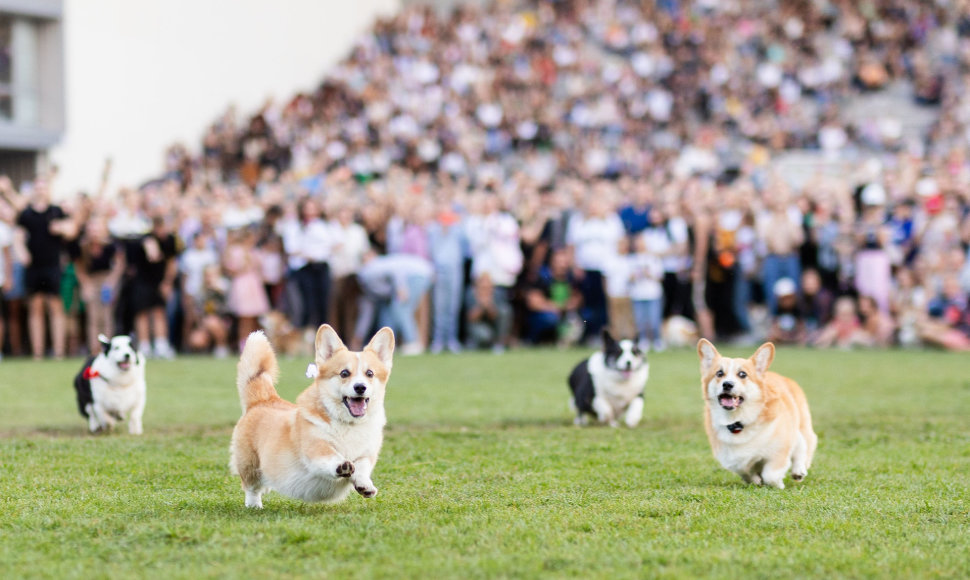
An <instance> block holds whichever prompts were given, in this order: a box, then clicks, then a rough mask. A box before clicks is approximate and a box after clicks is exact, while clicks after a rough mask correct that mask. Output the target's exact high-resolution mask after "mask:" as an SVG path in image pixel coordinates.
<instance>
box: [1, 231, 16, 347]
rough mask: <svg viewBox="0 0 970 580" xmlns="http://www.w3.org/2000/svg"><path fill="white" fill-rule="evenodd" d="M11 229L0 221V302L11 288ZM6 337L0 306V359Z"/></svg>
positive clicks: (12, 261)
mask: <svg viewBox="0 0 970 580" xmlns="http://www.w3.org/2000/svg"><path fill="white" fill-rule="evenodd" d="M12 247H13V230H12V228H11V227H10V226H9V225H8V224H7V223H6V222H3V221H0V304H2V301H3V300H4V298H5V296H7V295H9V294H10V290H12V289H13V263H14V260H13V252H12V250H11V248H12ZM5 337H6V333H5V332H4V313H3V309H2V308H0V360H2V359H3V340H4V338H5Z"/></svg>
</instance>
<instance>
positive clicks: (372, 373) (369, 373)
mask: <svg viewBox="0 0 970 580" xmlns="http://www.w3.org/2000/svg"><path fill="white" fill-rule="evenodd" d="M364 374H365V375H367V378H368V379H372V378H374V371H372V370H370V369H367V372H366V373H364Z"/></svg>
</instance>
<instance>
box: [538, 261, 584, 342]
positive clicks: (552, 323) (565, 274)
mask: <svg viewBox="0 0 970 580" xmlns="http://www.w3.org/2000/svg"><path fill="white" fill-rule="evenodd" d="M582 303H583V295H582V290H581V287H580V284H579V282H578V281H577V280H576V279H575V278H574V276H573V272H572V269H571V268H570V266H569V251H568V250H566V249H560V250H555V251H553V253H552V255H551V256H550V258H549V266H548V267H546V268H544V269H543V272H542V273H541V274H540V276H539V280H538V281H537V282H536V283H535V285H533V286H532V287H531V288H529V290H528V291H527V293H526V305H527V307H528V309H529V317H528V319H529V326H528V329H529V330H528V338H529V342H531V343H532V344H539V343H540V342H542V341H544V340H548V339H550V338H552V339H554V340H556V341H557V343H559V344H560V345H563V346H568V345H570V344H572V343H573V342H575V341H576V340H579V339H580V338H581V336H582V335H583V331H584V329H583V327H582V318H581V317H580V315H579V312H580V308H581V307H582Z"/></svg>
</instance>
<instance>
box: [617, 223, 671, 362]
mask: <svg viewBox="0 0 970 580" xmlns="http://www.w3.org/2000/svg"><path fill="white" fill-rule="evenodd" d="M633 244H634V245H633V253H632V254H630V255H628V256H625V257H623V259H626V260H628V263H629V272H630V300H631V301H632V302H633V319H634V321H635V322H636V327H637V336H638V337H639V338H640V345H639V346H640V348H641V349H642V350H644V351H648V350H650V347H651V345H652V346H653V349H654V350H656V351H658V352H660V351H663V350H665V349H666V345H665V344H664V341H663V337H662V335H661V326H662V324H663V312H664V290H663V276H664V267H663V261H662V260H661V258H660V256H659V255H658V254H656V253H654V252H652V251H650V249H648V247H647V239H646V237H645V236H643V235H640V236H637V237H636V238H635V239H634V242H633Z"/></svg>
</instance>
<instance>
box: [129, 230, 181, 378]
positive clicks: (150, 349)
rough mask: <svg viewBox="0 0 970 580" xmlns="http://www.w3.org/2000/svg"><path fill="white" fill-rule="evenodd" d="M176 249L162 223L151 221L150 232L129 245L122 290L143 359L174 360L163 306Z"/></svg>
mask: <svg viewBox="0 0 970 580" xmlns="http://www.w3.org/2000/svg"><path fill="white" fill-rule="evenodd" d="M177 253H178V247H177V243H176V239H175V236H174V235H173V234H172V233H171V232H170V231H169V229H168V226H167V224H166V223H165V219H164V218H162V217H155V218H153V219H152V229H151V231H149V232H148V234H147V235H145V236H144V237H142V238H141V240H140V241H139V242H137V243H134V244H130V245H129V247H128V254H127V256H126V259H125V262H126V264H127V265H128V267H127V271H126V275H125V277H126V278H127V281H126V283H124V284H123V286H124V287H125V288H126V290H123V292H126V293H127V295H128V296H127V301H128V303H129V305H130V308H131V312H132V314H133V315H134V325H135V335H136V337H137V340H138V349H139V351H141V352H142V354H144V355H146V356H154V357H156V358H161V359H171V358H174V357H175V349H173V348H172V345H171V343H170V342H169V340H168V330H169V327H168V318H167V316H166V311H165V308H166V304H167V303H168V300H169V299H170V298H171V297H172V291H173V285H174V283H175V274H176V272H177V265H176V262H175V256H176V254H177Z"/></svg>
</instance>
